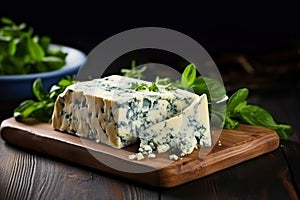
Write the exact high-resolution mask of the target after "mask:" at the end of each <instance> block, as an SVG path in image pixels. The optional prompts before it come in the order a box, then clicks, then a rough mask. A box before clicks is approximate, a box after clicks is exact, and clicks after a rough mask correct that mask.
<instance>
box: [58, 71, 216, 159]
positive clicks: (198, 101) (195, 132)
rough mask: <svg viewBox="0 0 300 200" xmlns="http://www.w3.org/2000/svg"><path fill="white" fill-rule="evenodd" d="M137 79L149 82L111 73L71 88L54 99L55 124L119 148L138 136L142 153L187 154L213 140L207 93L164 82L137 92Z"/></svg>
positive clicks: (70, 131) (65, 130) (78, 134)
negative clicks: (170, 87) (169, 87)
mask: <svg viewBox="0 0 300 200" xmlns="http://www.w3.org/2000/svg"><path fill="white" fill-rule="evenodd" d="M136 83H138V84H146V85H150V84H151V83H150V82H147V81H143V80H137V79H132V78H128V77H124V76H118V75H112V76H108V77H105V78H101V79H94V80H91V81H85V82H77V83H75V84H73V85H71V86H69V87H67V88H66V90H65V91H64V92H63V93H61V94H60V95H59V97H58V98H57V100H56V103H55V107H54V112H53V115H52V126H53V128H54V129H56V130H59V131H62V132H68V133H70V134H74V135H77V136H80V137H84V138H89V139H92V140H95V141H96V142H101V143H105V144H107V145H110V146H112V147H115V148H123V147H125V146H128V145H130V144H133V143H136V142H137V141H138V142H140V148H139V149H140V151H141V152H143V153H145V152H146V151H147V152H148V153H152V152H155V151H156V152H158V153H160V152H165V151H173V152H176V154H177V155H180V156H183V155H186V154H189V153H191V152H192V151H193V150H194V149H196V148H198V146H210V145H211V135H210V125H209V112H208V103H207V97H206V95H205V94H203V95H201V96H199V95H197V94H194V93H191V92H188V91H185V90H181V89H174V90H167V89H166V88H164V87H160V86H159V88H158V91H155V92H154V91H148V90H142V91H136V90H135V89H133V88H132V84H136Z"/></svg>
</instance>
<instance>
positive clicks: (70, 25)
mask: <svg viewBox="0 0 300 200" xmlns="http://www.w3.org/2000/svg"><path fill="white" fill-rule="evenodd" d="M162 2H164V3H162ZM251 2H252V3H246V2H243V3H227V2H226V3H219V2H212V1H207V2H203V1H200V2H198V3H197V4H196V3H191V2H189V1H180V2H179V3H177V2H175V1H170V2H168V1H161V2H155V1H137V2H132V1H126V2H123V3H120V2H114V1H110V3H108V2H103V1H99V2H97V3H96V1H95V2H94V3H92V2H90V1H78V2H77V1H72V2H69V3H68V2H64V1H40V2H27V1H26V2H22V3H21V2H2V3H1V8H0V11H1V12H0V15H1V16H7V17H10V18H12V19H13V20H15V21H16V22H17V23H21V22H26V23H27V24H28V25H29V26H32V27H33V28H34V30H35V33H36V34H38V35H49V36H51V38H52V40H53V42H55V43H62V44H66V45H70V46H73V47H77V48H80V49H82V50H83V51H85V52H86V53H88V52H89V51H90V50H92V49H93V48H94V47H95V46H96V45H97V44H99V43H100V42H101V41H103V40H104V39H106V38H108V37H110V36H112V35H114V34H116V33H119V32H121V31H125V30H127V29H131V28H136V27H143V26H157V27H165V28H170V29H174V30H177V31H180V32H182V33H184V34H186V35H188V36H190V37H192V38H194V39H195V40H197V41H198V42H199V43H200V44H201V45H202V46H203V47H204V48H205V49H206V50H207V51H208V52H209V53H211V54H213V55H214V54H216V53H218V52H224V51H228V50H232V49H233V50H238V51H246V52H248V51H251V52H252V51H257V50H264V49H270V48H274V47H278V46H280V45H282V44H283V43H286V41H287V40H291V39H294V38H298V37H299V36H300V23H299V21H300V20H299V19H300V15H299V10H298V8H299V7H298V6H297V5H296V4H292V3H291V2H286V1H282V2H281V3H274V2H270V3H266V2H265V3H263V1H262V2H255V1H254V2H253V1H251Z"/></svg>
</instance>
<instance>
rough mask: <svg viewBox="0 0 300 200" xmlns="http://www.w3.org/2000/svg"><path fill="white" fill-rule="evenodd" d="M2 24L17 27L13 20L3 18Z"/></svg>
mask: <svg viewBox="0 0 300 200" xmlns="http://www.w3.org/2000/svg"><path fill="white" fill-rule="evenodd" d="M1 22H2V23H3V24H6V25H16V24H15V23H14V22H13V21H12V20H11V19H9V18H7V17H1Z"/></svg>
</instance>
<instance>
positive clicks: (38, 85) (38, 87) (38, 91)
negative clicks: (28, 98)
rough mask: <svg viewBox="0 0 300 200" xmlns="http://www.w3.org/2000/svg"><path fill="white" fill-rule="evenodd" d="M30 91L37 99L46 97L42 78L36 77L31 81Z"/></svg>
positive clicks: (45, 98) (46, 93)
mask: <svg viewBox="0 0 300 200" xmlns="http://www.w3.org/2000/svg"><path fill="white" fill-rule="evenodd" d="M32 91H33V94H34V95H35V97H36V98H37V99H38V100H39V101H42V100H47V99H48V92H47V91H46V90H45V88H44V86H43V83H42V80H41V79H40V78H38V79H36V80H35V81H34V82H33V86H32Z"/></svg>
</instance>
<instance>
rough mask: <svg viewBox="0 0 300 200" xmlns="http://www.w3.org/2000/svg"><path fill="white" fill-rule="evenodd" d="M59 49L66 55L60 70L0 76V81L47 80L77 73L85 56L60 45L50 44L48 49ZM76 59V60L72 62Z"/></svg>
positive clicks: (81, 52)
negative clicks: (64, 62) (56, 76)
mask: <svg viewBox="0 0 300 200" xmlns="http://www.w3.org/2000/svg"><path fill="white" fill-rule="evenodd" d="M55 47H59V48H61V50H62V51H63V52H66V53H68V55H67V58H66V65H65V66H63V67H62V68H60V69H58V70H54V71H50V72H42V73H34V74H19V75H0V81H16V80H20V79H22V80H28V79H33V78H47V77H53V76H55V75H61V74H62V73H64V74H67V73H70V72H73V71H77V70H78V69H79V68H80V67H81V65H82V64H83V63H84V61H85V59H86V54H85V53H84V52H83V51H80V50H78V49H75V48H72V47H69V46H65V45H60V44H51V45H50V48H55ZM74 58H76V60H73V59H74Z"/></svg>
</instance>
